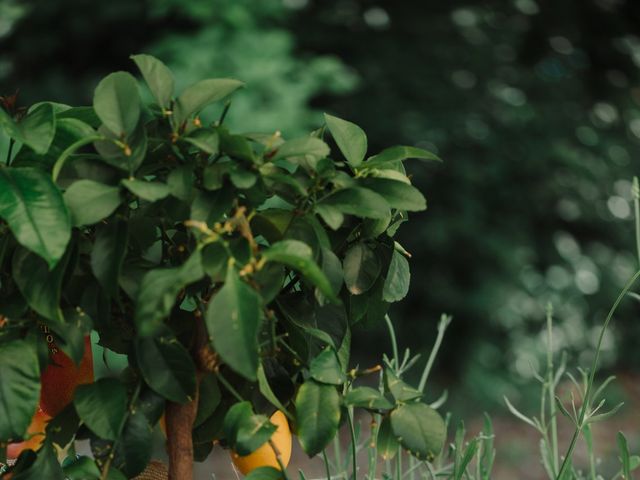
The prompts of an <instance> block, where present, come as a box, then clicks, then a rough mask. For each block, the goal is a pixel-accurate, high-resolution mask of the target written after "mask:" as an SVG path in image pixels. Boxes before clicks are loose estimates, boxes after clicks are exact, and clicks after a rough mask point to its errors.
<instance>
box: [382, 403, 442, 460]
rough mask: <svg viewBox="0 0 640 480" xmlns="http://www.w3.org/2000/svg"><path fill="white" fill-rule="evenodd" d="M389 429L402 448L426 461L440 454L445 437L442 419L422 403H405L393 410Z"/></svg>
mask: <svg viewBox="0 0 640 480" xmlns="http://www.w3.org/2000/svg"><path fill="white" fill-rule="evenodd" d="M391 429H392V430H393V434H394V435H395V436H396V438H397V439H398V441H399V442H400V444H401V445H402V446H403V447H404V448H406V449H407V450H409V452H410V453H411V454H412V455H414V456H415V457H417V458H419V459H420V460H427V461H431V460H433V459H434V458H435V456H436V455H438V454H439V453H440V451H441V450H442V447H443V446H444V442H445V440H446V436H447V432H446V427H445V424H444V421H443V420H442V417H441V416H440V415H439V414H438V412H436V411H435V410H434V409H433V408H431V407H429V406H428V405H425V404H424V403H407V404H405V405H401V406H400V407H398V408H396V409H395V410H393V411H392V412H391Z"/></svg>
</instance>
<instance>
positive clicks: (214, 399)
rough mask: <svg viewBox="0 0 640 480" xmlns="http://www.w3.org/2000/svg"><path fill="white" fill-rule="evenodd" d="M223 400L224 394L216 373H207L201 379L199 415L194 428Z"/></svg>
mask: <svg viewBox="0 0 640 480" xmlns="http://www.w3.org/2000/svg"><path fill="white" fill-rule="evenodd" d="M221 400H222V393H221V392H220V387H219V386H218V380H217V377H216V375H215V374H214V373H207V374H205V375H204V376H202V378H201V379H200V388H199V391H198V413H197V416H196V419H195V421H194V422H193V426H194V427H197V426H198V425H200V424H201V423H202V422H204V421H205V420H206V419H207V418H209V417H210V416H211V414H212V413H213V412H214V411H215V410H216V408H218V405H220V401H221Z"/></svg>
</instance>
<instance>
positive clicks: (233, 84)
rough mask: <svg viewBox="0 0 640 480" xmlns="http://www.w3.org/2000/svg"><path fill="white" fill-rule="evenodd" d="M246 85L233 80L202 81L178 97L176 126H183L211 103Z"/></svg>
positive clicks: (175, 109)
mask: <svg viewBox="0 0 640 480" xmlns="http://www.w3.org/2000/svg"><path fill="white" fill-rule="evenodd" d="M243 85H244V83H243V82H240V81H238V80H233V79H231V78H211V79H208V80H201V81H200V82H198V83H196V84H194V85H191V86H190V87H188V88H187V89H185V90H184V91H183V92H182V94H181V95H180V96H179V97H178V100H177V102H176V105H175V108H174V117H175V119H176V124H177V125H181V124H182V123H183V122H184V121H185V120H187V119H188V118H189V117H190V116H191V115H193V114H194V113H196V112H198V111H200V110H202V109H203V108H204V107H206V106H207V105H209V104H210V103H213V102H216V101H218V100H221V99H223V98H224V97H226V96H227V95H230V94H231V93H233V92H234V91H235V90H236V89H238V88H239V87H241V86H243Z"/></svg>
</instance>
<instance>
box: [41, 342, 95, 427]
mask: <svg viewBox="0 0 640 480" xmlns="http://www.w3.org/2000/svg"><path fill="white" fill-rule="evenodd" d="M49 350H50V353H51V363H50V364H49V365H48V366H47V368H46V369H45V370H44V372H43V373H42V376H41V377H40V383H41V390H40V408H42V410H44V412H45V413H47V414H49V415H51V416H52V417H55V416H56V415H57V414H58V413H60V412H61V411H62V410H63V409H64V407H66V406H67V405H69V404H70V403H71V401H72V400H73V394H74V393H75V391H76V387H77V386H78V385H82V384H84V383H92V382H93V354H92V353H91V338H90V337H89V336H88V335H87V336H86V337H84V356H83V357H82V360H81V361H80V364H79V365H76V364H75V363H73V360H71V359H70V358H69V357H68V356H67V355H66V354H65V353H64V352H63V351H62V350H60V349H58V347H57V346H56V345H55V343H53V342H51V343H49Z"/></svg>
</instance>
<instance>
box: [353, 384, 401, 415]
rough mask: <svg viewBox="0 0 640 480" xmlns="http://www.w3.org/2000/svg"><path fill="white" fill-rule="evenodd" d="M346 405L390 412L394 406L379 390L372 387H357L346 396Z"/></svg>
mask: <svg viewBox="0 0 640 480" xmlns="http://www.w3.org/2000/svg"><path fill="white" fill-rule="evenodd" d="M343 400H344V404H345V405H349V406H352V407H358V408H366V409H369V410H389V409H391V408H393V404H392V403H391V402H390V401H389V400H387V398H386V397H385V396H384V395H383V394H382V393H380V392H379V391H378V390H376V389H374V388H371V387H356V388H354V389H352V390H349V392H347V394H346V395H345V396H344V399H343Z"/></svg>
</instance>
